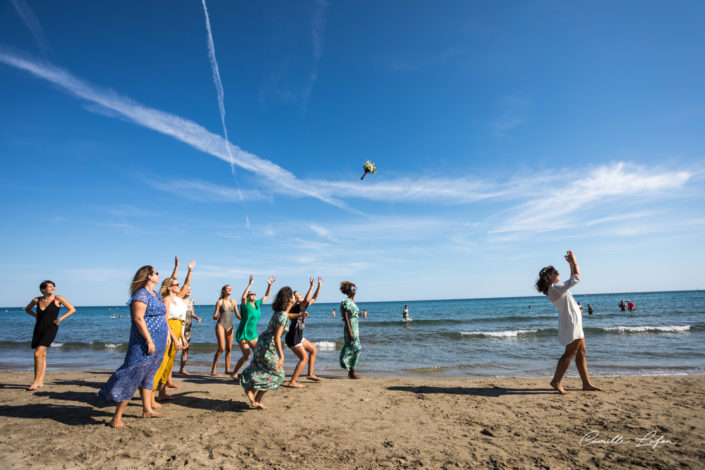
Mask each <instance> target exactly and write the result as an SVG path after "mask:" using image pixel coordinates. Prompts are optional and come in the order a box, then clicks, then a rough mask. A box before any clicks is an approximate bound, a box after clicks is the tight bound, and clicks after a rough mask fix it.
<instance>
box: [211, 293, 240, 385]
mask: <svg viewBox="0 0 705 470" xmlns="http://www.w3.org/2000/svg"><path fill="white" fill-rule="evenodd" d="M232 293H233V289H232V287H230V286H229V285H227V284H226V285H224V286H223V287H222V288H221V289H220V297H219V298H218V301H217V302H216V303H215V311H214V312H213V320H218V322H217V323H216V324H215V337H216V339H217V340H218V349H217V350H216V351H215V355H214V356H213V367H211V375H218V373H217V372H216V368H217V367H218V360H219V359H220V355H221V354H223V351H225V373H226V374H230V373H231V372H230V356H231V355H232V351H233V332H234V331H235V330H234V329H233V313H234V314H235V315H237V317H238V318H240V312H238V311H237V305H235V302H233V300H232V299H231V298H230V295H231V294H232Z"/></svg>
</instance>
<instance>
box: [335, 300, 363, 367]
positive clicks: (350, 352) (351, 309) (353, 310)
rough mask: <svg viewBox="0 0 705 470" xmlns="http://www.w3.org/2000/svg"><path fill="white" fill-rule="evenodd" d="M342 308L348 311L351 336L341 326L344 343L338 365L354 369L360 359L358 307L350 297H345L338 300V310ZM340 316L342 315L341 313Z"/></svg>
mask: <svg viewBox="0 0 705 470" xmlns="http://www.w3.org/2000/svg"><path fill="white" fill-rule="evenodd" d="M343 309H345V310H346V311H347V312H348V320H349V321H350V329H351V330H352V331H351V333H352V336H353V338H352V339H350V338H348V335H347V333H346V332H345V330H346V328H345V326H343V338H345V344H344V345H343V349H342V350H341V351H340V367H342V368H343V369H346V370H355V369H356V368H357V361H358V360H359V359H360V352H361V351H362V345H361V344H360V328H359V326H358V319H357V318H358V315H359V314H360V309H359V308H357V305H356V304H355V302H353V301H352V300H350V299H345V300H343V301H342V302H340V311H341V312H342V311H343ZM340 316H341V317H342V316H343V315H340ZM344 321H345V320H343V322H344Z"/></svg>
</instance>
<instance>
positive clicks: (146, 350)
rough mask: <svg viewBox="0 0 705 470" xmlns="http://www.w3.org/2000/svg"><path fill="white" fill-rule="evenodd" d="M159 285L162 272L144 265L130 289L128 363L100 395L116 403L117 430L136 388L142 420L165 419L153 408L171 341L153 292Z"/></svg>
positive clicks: (114, 421) (158, 299)
mask: <svg viewBox="0 0 705 470" xmlns="http://www.w3.org/2000/svg"><path fill="white" fill-rule="evenodd" d="M157 284H159V273H158V272H157V271H155V270H154V268H152V267H151V266H142V267H141V268H140V269H138V270H137V273H136V274H135V276H134V278H133V279H132V284H131V286H130V295H131V297H130V300H129V302H128V305H129V306H130V312H131V313H132V328H131V329H130V342H129V344H128V345H127V353H125V361H124V362H123V364H122V365H121V366H120V368H119V369H118V370H116V371H115V373H113V375H112V376H110V378H109V379H108V381H107V382H106V383H105V385H103V388H101V389H100V392H98V396H99V397H100V398H102V399H103V400H105V401H114V402H117V407H116V408H115V415H114V416H113V419H112V421H111V422H110V426H112V427H113V428H116V429H123V428H124V427H125V425H124V424H123V422H122V413H123V412H124V411H125V408H126V407H127V404H128V403H129V401H130V399H131V398H132V396H133V395H134V394H135V391H136V390H137V388H139V389H140V396H141V397H142V417H143V418H152V417H159V416H162V415H161V414H159V413H157V412H155V411H154V409H153V408H152V385H153V381H154V374H155V373H156V372H157V369H159V366H160V364H161V363H162V358H163V357H164V350H165V349H166V346H167V343H168V342H169V340H170V339H169V334H168V330H169V327H168V326H167V323H166V307H165V306H164V303H162V297H161V295H159V293H158V292H154V287H155V286H156V285H157Z"/></svg>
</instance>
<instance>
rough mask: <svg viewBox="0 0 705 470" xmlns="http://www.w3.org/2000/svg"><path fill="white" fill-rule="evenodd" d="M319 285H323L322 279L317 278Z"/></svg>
mask: <svg viewBox="0 0 705 470" xmlns="http://www.w3.org/2000/svg"><path fill="white" fill-rule="evenodd" d="M311 279H313V278H311ZM321 284H323V278H322V277H319V278H318V286H319V287H320V286H321Z"/></svg>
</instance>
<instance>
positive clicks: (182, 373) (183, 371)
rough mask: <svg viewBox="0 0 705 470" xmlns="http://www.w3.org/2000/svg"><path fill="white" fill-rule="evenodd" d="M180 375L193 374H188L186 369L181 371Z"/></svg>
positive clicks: (189, 373)
mask: <svg viewBox="0 0 705 470" xmlns="http://www.w3.org/2000/svg"><path fill="white" fill-rule="evenodd" d="M179 374H181V375H191V372H186V369H181V370H180V371H179Z"/></svg>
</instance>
